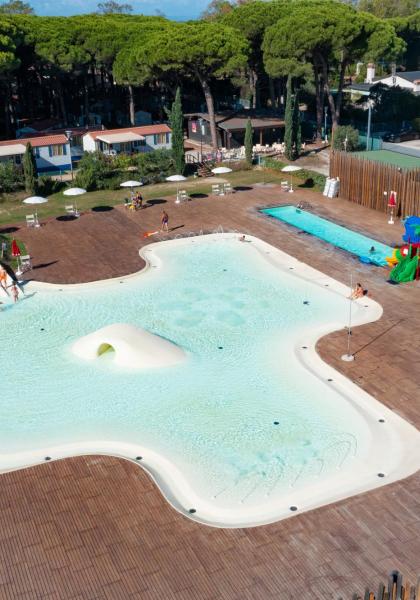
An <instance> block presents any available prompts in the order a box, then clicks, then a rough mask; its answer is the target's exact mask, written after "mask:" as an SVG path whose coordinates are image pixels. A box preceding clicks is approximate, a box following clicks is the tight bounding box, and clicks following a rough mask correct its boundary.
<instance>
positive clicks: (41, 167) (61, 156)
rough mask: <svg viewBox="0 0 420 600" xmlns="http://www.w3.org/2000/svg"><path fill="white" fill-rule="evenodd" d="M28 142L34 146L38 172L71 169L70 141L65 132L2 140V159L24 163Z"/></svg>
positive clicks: (0, 155)
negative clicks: (23, 158)
mask: <svg viewBox="0 0 420 600" xmlns="http://www.w3.org/2000/svg"><path fill="white" fill-rule="evenodd" d="M28 142H30V143H31V145H32V148H33V152H34V156H35V161H36V166H37V170H38V173H57V172H60V171H70V170H71V158H70V157H71V154H70V143H69V141H68V140H67V138H66V136H65V135H64V134H58V135H43V136H39V137H31V138H25V139H18V140H5V141H1V142H0V161H6V160H12V161H13V162H14V163H15V164H16V165H20V164H22V157H23V155H24V154H25V150H26V144H27V143H28Z"/></svg>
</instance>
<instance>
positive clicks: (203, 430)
mask: <svg viewBox="0 0 420 600" xmlns="http://www.w3.org/2000/svg"><path fill="white" fill-rule="evenodd" d="M154 253H155V255H156V256H157V257H158V259H159V260H158V262H157V263H156V264H155V267H154V268H150V269H149V270H147V272H145V273H142V274H141V275H139V276H137V277H133V278H127V279H124V280H121V282H120V281H118V280H117V281H110V282H106V283H105V284H104V285H89V284H87V285H84V286H78V287H77V288H71V287H66V286H63V287H62V288H60V287H58V286H57V287H55V286H54V287H47V288H45V289H44V288H43V289H41V290H40V291H36V292H35V293H31V294H29V293H28V295H27V297H26V298H25V299H23V300H21V301H20V302H18V303H17V304H16V305H11V304H6V305H3V310H1V311H0V327H1V348H0V364H1V366H2V375H3V377H2V382H3V383H2V393H1V394H0V454H1V455H2V456H3V458H4V456H6V457H7V455H9V454H12V453H16V452H22V451H27V450H33V451H36V450H37V449H39V448H45V447H53V446H54V445H62V444H66V443H72V442H80V443H83V442H84V441H92V440H93V441H94V440H116V441H122V442H127V443H128V442H129V443H134V444H140V445H142V446H144V447H146V448H150V449H152V450H154V451H155V452H158V453H159V454H161V455H162V456H164V457H165V458H167V459H168V460H170V461H171V463H173V464H174V465H175V466H176V467H177V468H178V469H179V470H180V471H181V472H182V473H183V475H184V477H185V478H186V480H187V481H188V483H189V484H190V485H191V487H192V488H193V489H194V490H195V491H196V492H197V494H199V495H200V497H203V498H205V499H207V500H208V501H209V502H210V503H212V504H213V505H214V506H216V507H217V506H220V507H221V508H229V509H232V508H234V509H235V508H236V507H238V506H240V505H245V506H250V507H255V506H261V507H264V504H265V503H267V502H268V501H269V500H270V502H272V501H273V499H274V500H275V499H276V498H278V499H279V498H281V496H282V494H284V493H286V492H287V493H289V492H290V489H292V488H293V489H299V488H302V487H305V486H307V485H310V484H311V482H312V483H313V482H314V481H315V480H316V481H319V480H320V478H321V480H322V481H324V480H325V481H328V480H329V478H330V477H334V476H335V474H336V473H337V469H344V470H345V469H347V468H350V467H351V466H352V465H353V464H354V461H363V460H364V458H365V457H366V456H367V452H368V449H369V444H370V439H371V436H370V433H369V429H368V426H367V424H366V422H365V419H364V418H363V416H362V415H361V414H360V413H359V411H356V410H355V409H354V408H352V406H351V405H350V404H349V403H347V402H345V401H343V400H342V397H341V395H340V394H339V393H338V392H337V391H336V390H335V389H334V388H333V387H332V386H331V384H330V383H328V382H327V381H326V380H324V379H322V378H320V377H318V376H316V375H315V374H314V373H312V372H310V371H309V370H307V369H306V368H305V367H304V366H303V365H302V362H301V361H300V360H299V358H298V354H297V353H296V352H295V350H294V348H295V346H296V343H297V340H298V339H299V338H300V337H302V338H304V336H305V335H306V332H307V331H308V328H312V327H313V328H320V327H324V326H326V325H328V324H331V323H333V324H336V325H337V327H341V326H342V325H343V324H344V323H345V322H346V320H347V314H348V301H347V300H346V299H345V297H344V296H341V295H339V294H338V293H336V292H334V291H332V290H331V289H328V288H327V287H324V286H323V285H317V284H316V283H311V282H310V281H306V280H304V279H302V278H300V277H297V276H295V275H294V273H293V271H292V270H290V271H288V270H284V271H282V270H280V269H279V268H278V267H276V266H273V264H271V262H270V260H269V257H267V255H266V253H265V252H262V251H260V250H257V249H256V246H255V245H254V244H253V243H239V242H238V241H237V237H235V239H222V240H220V241H215V240H214V239H209V240H208V241H207V240H205V238H203V239H202V240H201V241H200V243H196V244H194V243H191V242H190V243H189V244H188V245H186V244H184V245H182V244H181V245H176V244H174V245H172V244H162V245H159V247H155V250H154ZM267 254H268V253H267ZM363 310H364V308H363V306H359V305H358V304H355V306H354V318H355V319H357V315H358V314H359V312H360V311H363ZM116 322H117V323H118V322H124V323H132V324H135V325H138V326H140V327H142V328H145V329H147V330H149V331H151V332H153V333H157V334H159V335H161V336H164V337H165V338H167V339H169V340H172V341H173V342H175V343H176V344H178V345H180V346H181V347H183V348H184V349H185V350H186V351H187V353H188V360H187V362H186V363H185V364H182V365H179V366H176V367H170V368H166V369H151V370H142V371H133V370H128V369H127V370H126V369H124V368H118V367H116V366H115V365H114V363H113V360H112V353H106V354H104V355H103V356H101V357H100V358H98V359H97V360H95V361H90V362H85V361H83V360H81V359H79V358H77V357H76V356H75V355H74V354H73V353H72V352H71V345H72V343H73V342H74V341H75V340H76V339H78V338H79V337H81V336H84V335H86V334H88V333H90V332H92V331H95V330H97V329H99V328H101V327H103V326H105V325H109V324H111V323H116ZM146 458H147V456H146ZM268 498H269V500H268Z"/></svg>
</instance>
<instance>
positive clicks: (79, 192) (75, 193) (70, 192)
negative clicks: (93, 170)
mask: <svg viewBox="0 0 420 600" xmlns="http://www.w3.org/2000/svg"><path fill="white" fill-rule="evenodd" d="M63 194H64V195H65V196H81V195H82V194H86V190H84V189H83V188H78V187H74V188H69V189H68V190H64V192H63Z"/></svg>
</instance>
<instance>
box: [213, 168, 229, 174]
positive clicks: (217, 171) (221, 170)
mask: <svg viewBox="0 0 420 600" xmlns="http://www.w3.org/2000/svg"><path fill="white" fill-rule="evenodd" d="M211 172H212V173H214V174H215V175H223V174H224V173H232V169H229V167H216V168H215V169H212V170H211Z"/></svg>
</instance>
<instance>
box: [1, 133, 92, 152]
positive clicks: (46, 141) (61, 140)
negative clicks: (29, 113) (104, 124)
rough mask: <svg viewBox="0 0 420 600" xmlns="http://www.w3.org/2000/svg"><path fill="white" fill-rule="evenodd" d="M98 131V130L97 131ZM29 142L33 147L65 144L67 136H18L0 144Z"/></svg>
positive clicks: (10, 144) (12, 144)
mask: <svg viewBox="0 0 420 600" xmlns="http://www.w3.org/2000/svg"><path fill="white" fill-rule="evenodd" d="M98 133H99V132H98ZM28 142H30V143H31V145H32V147H33V148H36V147H39V146H54V145H55V144H66V143H67V138H66V136H65V135H63V134H58V135H42V136H39V137H32V138H19V139H17V140H3V141H1V142H0V146H14V145H15V144H23V145H24V146H26V144H27V143H28Z"/></svg>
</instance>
